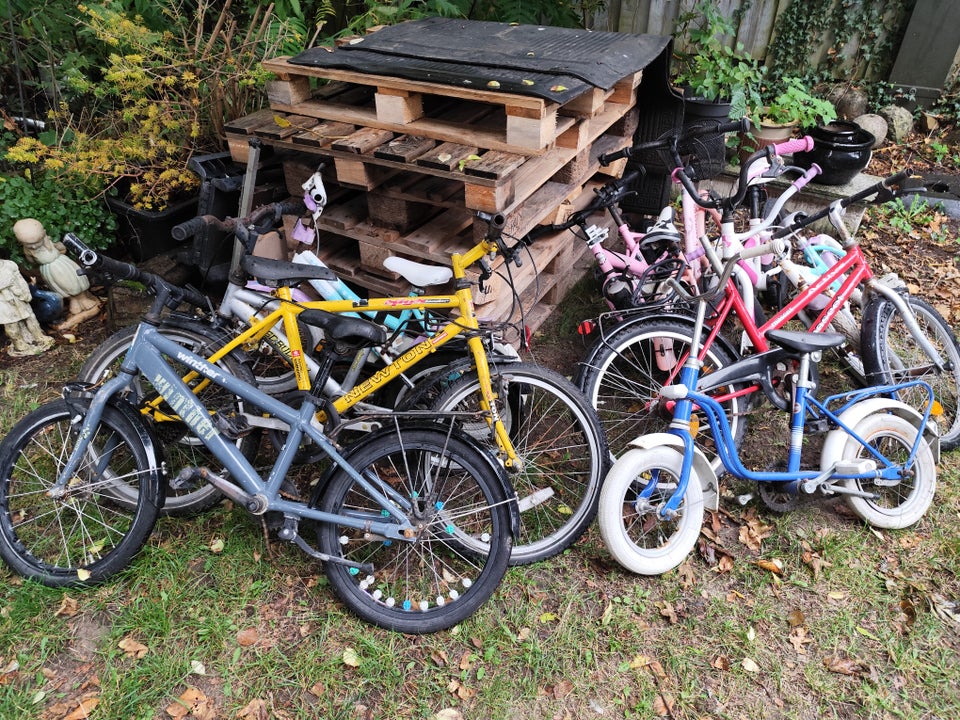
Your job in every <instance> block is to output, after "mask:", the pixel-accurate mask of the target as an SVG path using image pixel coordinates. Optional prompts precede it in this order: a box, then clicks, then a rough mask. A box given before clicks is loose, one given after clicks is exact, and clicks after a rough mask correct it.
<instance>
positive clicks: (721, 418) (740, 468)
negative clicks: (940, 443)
mask: <svg viewBox="0 0 960 720" xmlns="http://www.w3.org/2000/svg"><path fill="white" fill-rule="evenodd" d="M809 363H810V359H809V356H806V357H805V358H804V360H803V364H805V365H806V366H807V367H808V366H809ZM692 365H693V364H691V363H685V364H684V368H683V371H682V372H681V379H680V383H679V385H675V386H672V387H673V389H672V390H671V389H669V388H666V387H665V388H664V390H663V395H664V397H669V396H674V399H675V400H676V404H675V406H674V416H673V417H674V419H673V422H672V423H671V425H670V428H669V429H668V430H667V432H668V433H670V434H672V435H676V436H678V437H679V438H680V439H681V440H682V441H683V445H684V458H683V465H682V469H681V476H680V482H679V483H678V485H677V489H676V491H675V492H674V493H673V494H672V495H671V497H670V499H669V500H668V501H667V503H666V504H665V505H664V508H663V511H662V514H664V515H666V513H668V512H675V511H676V510H677V509H678V508H679V507H680V503H681V502H682V500H683V496H684V494H685V493H686V490H687V484H688V481H689V479H690V474H691V470H692V467H693V456H694V450H693V438H692V435H691V431H690V419H691V417H692V414H693V408H694V407H698V408H699V409H701V410H703V411H704V412H705V414H706V417H707V422H708V423H709V425H710V430H711V433H712V434H713V437H714V438H715V439H718V441H716V443H715V444H716V448H717V454H718V455H719V457H720V460H721V462H722V463H723V466H724V468H725V469H726V470H727V471H728V472H729V473H731V474H732V475H734V476H736V477H738V478H741V479H744V480H752V481H755V482H784V483H797V485H796V487H797V488H799V487H801V486H802V484H803V483H804V482H805V481H807V482H810V483H811V484H814V486H815V484H819V483H820V482H822V481H824V480H827V479H828V478H829V479H830V480H854V479H861V480H862V479H883V480H890V481H896V480H899V479H900V473H901V471H902V469H903V468H907V469H909V468H910V467H911V466H912V465H913V462H914V459H915V457H916V454H917V450H918V448H919V447H920V443H922V442H926V440H925V439H924V434H923V433H922V432H918V433H917V437H916V440H915V441H914V444H913V447H911V449H910V454H909V456H908V458H907V461H906V463H903V464H896V465H895V464H893V463H891V462H890V461H889V460H887V459H886V458H885V457H884V456H883V455H881V454H880V453H879V452H877V450H876V449H874V448H873V447H871V446H870V445H869V444H868V443H867V442H866V441H865V440H864V439H863V438H862V437H860V436H859V435H857V433H856V432H855V431H854V429H853V428H852V427H850V426H849V425H847V424H845V423H844V422H843V420H842V419H841V417H840V416H841V415H842V414H843V411H844V410H846V409H847V408H849V407H851V406H852V405H853V404H855V403H857V402H860V401H862V400H865V399H867V398H870V397H877V396H881V395H890V394H891V393H894V392H898V391H901V390H905V389H907V388H910V387H921V388H923V389H924V390H925V391H926V392H927V396H928V402H927V403H925V406H926V407H925V410H924V413H923V419H922V423H921V425H920V427H921V428H922V427H926V424H927V422H928V420H929V419H930V412H931V409H932V406H933V403H932V402H931V401H932V399H933V389H932V388H931V387H930V385H928V384H927V383H926V382H923V381H922V380H914V381H910V382H906V383H900V384H897V385H880V386H875V387H871V388H866V389H862V390H853V391H850V392H845V393H839V394H836V395H831V396H829V397H827V398H825V399H824V400H823V401H821V400H818V399H817V398H816V397H815V396H814V395H813V394H812V393H811V392H810V390H809V388H808V387H806V385H805V383H803V382H801V383H798V384H797V387H796V389H795V395H794V400H793V404H792V408H793V409H792V411H791V422H790V450H789V455H788V459H787V470H786V471H774V472H756V471H751V470H748V469H747V468H746V467H745V466H744V465H743V463H742V462H741V460H740V456H739V453H738V452H737V448H736V443H735V442H734V439H733V435H732V433H731V432H730V423H729V421H728V420H727V417H726V414H725V412H724V410H723V407H722V406H721V405H720V403H719V402H717V400H716V399H715V398H713V397H710V396H709V395H705V394H703V393H698V392H696V391H694V390H690V389H689V388H692V387H696V384H697V381H698V379H699V367H698V365H699V363H696V365H697V366H692ZM806 372H807V371H806V369H805V368H804V369H802V370H801V373H800V374H801V377H804V376H805V375H806ZM838 402H840V403H842V404H841V405H840V407H839V408H838V409H837V410H835V411H831V410H830V409H829V406H830V405H832V404H836V403H838ZM808 414H812V416H813V417H814V418H817V419H825V420H828V421H829V422H831V423H834V424H836V425H837V427H838V428H840V429H841V430H843V431H844V432H845V433H846V434H847V435H849V436H850V437H851V438H853V439H855V440H856V441H857V442H858V443H859V444H860V445H861V446H862V447H864V448H865V449H866V450H867V451H868V452H869V453H870V455H871V456H872V457H873V458H874V459H875V460H876V461H877V469H876V470H871V471H869V472H860V473H856V472H843V471H841V472H837V471H836V469H835V467H834V468H829V469H828V470H823V469H821V470H801V469H800V456H801V452H802V449H803V431H804V427H805V424H806V418H807V416H808ZM655 490H656V482H655V481H654V482H651V483H650V484H649V485H648V486H647V487H646V488H644V490H643V491H642V492H641V493H640V496H641V497H646V498H649V497H650V496H651V495H652V494H653V492H654V491H655Z"/></svg>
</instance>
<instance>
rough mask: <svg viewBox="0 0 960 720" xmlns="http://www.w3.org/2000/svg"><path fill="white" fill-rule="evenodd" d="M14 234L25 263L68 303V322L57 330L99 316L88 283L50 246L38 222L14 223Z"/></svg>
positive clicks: (96, 304)
mask: <svg viewBox="0 0 960 720" xmlns="http://www.w3.org/2000/svg"><path fill="white" fill-rule="evenodd" d="M13 234H14V235H16V237H17V240H18V241H19V242H20V244H21V245H22V246H23V253H24V255H26V257H27V260H29V261H31V262H33V263H35V264H36V265H37V266H38V267H39V270H40V277H42V278H43V280H44V282H45V283H46V284H47V287H49V288H50V289H51V290H53V291H54V292H56V293H58V294H59V295H61V296H62V297H63V298H64V300H65V301H66V303H67V319H66V320H64V321H63V322H62V323H60V324H59V325H57V326H56V329H57V330H69V329H71V328H73V327H76V326H77V325H79V324H80V323H81V322H83V321H84V320H88V319H90V318H92V317H94V316H96V315H97V313H99V312H100V301H99V300H98V299H97V298H96V297H95V296H94V295H93V294H92V293H91V292H90V281H89V280H88V279H87V278H85V277H83V276H82V275H77V270H79V269H80V266H79V265H77V264H76V263H75V262H74V261H73V260H71V259H70V258H69V257H68V256H67V255H65V254H63V253H62V252H61V251H60V250H59V249H58V248H57V246H56V245H54V244H53V241H51V240H50V236H49V235H47V231H46V230H45V229H44V227H43V225H42V224H41V223H40V222H39V221H37V220H34V219H32V218H26V219H24V220H17V222H16V223H14V225H13Z"/></svg>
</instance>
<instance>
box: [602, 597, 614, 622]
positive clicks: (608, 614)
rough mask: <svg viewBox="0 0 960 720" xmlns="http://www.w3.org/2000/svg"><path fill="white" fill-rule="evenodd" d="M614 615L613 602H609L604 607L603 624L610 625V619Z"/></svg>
mask: <svg viewBox="0 0 960 720" xmlns="http://www.w3.org/2000/svg"><path fill="white" fill-rule="evenodd" d="M612 617H613V603H612V602H608V603H607V606H606V607H605V608H604V609H603V614H602V615H601V616H600V624H601V625H609V624H610V619H611V618H612Z"/></svg>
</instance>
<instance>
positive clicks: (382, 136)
mask: <svg viewBox="0 0 960 720" xmlns="http://www.w3.org/2000/svg"><path fill="white" fill-rule="evenodd" d="M392 139H393V133H392V132H390V131H389V130H380V129H377V128H367V127H364V128H360V129H359V130H357V131H356V132H354V133H352V134H350V135H348V136H347V137H345V138H343V139H342V140H337V141H336V142H334V143H333V145H331V147H332V148H333V149H334V150H342V151H344V152H352V153H356V154H357V155H360V154H362V153H366V152H369V151H371V150H373V149H374V148H377V147H380V146H381V145H383V144H384V143H386V142H390V140H392Z"/></svg>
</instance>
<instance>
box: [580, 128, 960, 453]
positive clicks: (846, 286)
mask: <svg viewBox="0 0 960 720" xmlns="http://www.w3.org/2000/svg"><path fill="white" fill-rule="evenodd" d="M652 144H654V145H659V146H660V147H669V148H675V140H674V139H673V138H668V139H666V140H661V141H657V142H655V143H652ZM647 145H649V144H647ZM632 152H633V150H632V149H630V148H627V149H625V150H624V151H621V152H620V153H614V154H613V155H612V156H611V158H609V159H615V158H616V157H618V156H620V155H629V154H631V153H632ZM781 152H783V148H781V147H779V146H773V147H772V148H768V149H766V150H763V151H760V152H759V153H755V154H754V155H753V156H751V158H750V159H748V160H747V162H746V163H744V165H743V167H742V168H741V171H740V177H739V182H738V185H737V190H736V191H735V192H734V194H732V195H731V196H729V197H725V198H708V197H702V196H701V194H700V193H699V191H698V190H697V188H696V186H695V184H694V182H693V180H692V179H691V178H690V177H688V176H687V174H686V173H685V172H684V171H683V170H681V169H678V170H677V172H676V173H675V175H676V177H677V179H678V181H679V182H680V183H681V185H682V196H683V199H684V200H683V201H684V206H685V207H687V205H688V204H690V203H694V204H696V205H697V206H698V207H700V208H703V209H705V210H708V211H719V212H720V213H721V238H720V241H721V248H722V252H726V253H727V254H729V253H730V252H735V251H736V250H737V249H738V248H739V247H741V246H742V245H743V244H744V243H747V242H756V241H757V240H758V239H763V237H764V236H765V235H766V236H772V237H786V236H789V235H792V234H794V233H796V232H797V231H799V230H801V229H803V228H804V227H807V226H808V225H809V224H811V223H812V222H815V221H816V220H818V219H821V218H823V217H829V218H830V219H831V221H832V222H833V223H834V224H839V225H840V226H842V225H843V224H842V211H843V208H845V207H846V206H847V205H849V204H851V203H853V202H859V201H866V200H868V199H869V198H871V197H872V198H873V200H872V201H873V202H885V201H887V200H889V199H891V198H892V197H894V193H893V192H892V191H891V189H890V188H891V187H894V186H896V185H898V184H899V182H901V181H902V180H903V179H904V178H905V177H906V173H905V172H903V173H899V174H897V175H894V176H892V177H890V178H887V179H885V180H884V181H882V182H880V183H878V184H876V185H873V186H871V187H870V188H867V189H865V190H863V191H862V192H860V193H857V194H855V195H853V196H850V197H848V198H843V199H841V200H837V201H834V203H832V204H831V205H830V207H828V208H827V209H825V210H823V211H821V212H819V213H816V214H814V215H811V216H809V217H806V218H797V219H795V220H794V221H793V222H792V223H791V224H790V225H788V226H787V227H785V228H781V229H778V230H776V232H772V233H771V232H768V231H769V230H770V229H771V228H772V227H773V222H774V221H775V219H776V217H777V215H778V214H779V213H780V211H781V210H782V208H783V205H784V202H785V201H786V200H787V199H788V198H789V197H790V196H791V195H792V194H793V193H795V192H797V191H798V190H799V187H798V186H797V184H798V182H802V181H803V178H807V179H809V172H814V170H813V169H811V171H808V174H806V175H804V176H802V177H801V179H800V180H798V181H795V182H794V183H793V184H792V185H791V186H790V187H788V189H787V190H786V191H785V192H784V193H783V195H781V196H780V198H778V200H777V201H776V203H775V204H774V205H773V206H772V207H771V208H770V210H769V211H768V212H767V215H766V218H765V220H763V221H753V222H752V224H751V227H750V228H748V230H747V231H746V232H744V233H736V232H734V226H733V210H734V209H735V208H736V207H738V206H739V205H740V204H741V203H742V202H743V200H744V198H745V197H746V193H747V192H748V188H749V187H750V184H751V183H750V180H751V177H750V172H751V170H750V168H751V166H752V164H753V163H755V162H758V161H759V160H760V159H763V158H767V159H768V160H769V161H770V162H771V168H770V170H769V171H767V172H768V173H770V174H772V173H778V172H783V171H785V170H786V169H787V168H786V167H785V166H783V165H782V163H779V162H777V161H776V158H777V157H778V155H779V154H780V153H781ZM674 157H675V162H676V164H677V167H678V168H680V167H681V165H682V161H681V160H680V158H679V157H678V156H677V155H676V153H675V150H674ZM798 171H799V172H802V171H801V170H799V169H798ZM843 231H845V228H844V230H843ZM702 239H703V242H702V243H701V244H700V247H701V248H702V252H703V253H704V256H705V260H706V261H707V262H706V266H707V267H717V266H718V263H719V259H715V260H712V261H711V260H710V257H711V253H712V250H713V246H712V244H711V242H710V241H709V240H707V239H706V238H705V237H704V238H702ZM844 249H845V251H846V254H845V255H844V257H843V258H842V259H840V260H838V261H837V262H836V263H835V264H834V265H833V266H831V267H830V268H829V270H828V271H827V272H825V273H824V274H823V275H821V276H819V277H818V278H814V279H812V281H811V282H810V283H808V284H804V285H802V286H801V287H800V292H798V293H797V294H796V296H795V297H793V299H792V300H790V301H789V302H787V303H785V304H784V305H783V306H782V307H780V308H778V309H777V310H776V312H774V314H773V315H772V316H771V317H769V318H767V319H762V318H761V319H759V320H758V318H757V316H756V313H755V309H754V302H753V278H751V277H750V275H749V274H748V273H747V272H746V270H747V269H749V270H751V272H753V273H754V277H761V275H759V274H757V272H756V270H757V269H758V268H759V260H754V261H753V262H755V263H757V265H754V266H750V265H747V264H746V263H743V265H742V266H739V267H738V269H736V270H735V273H736V275H737V276H739V277H740V278H741V280H740V282H739V283H737V282H734V281H733V280H732V279H731V280H728V281H727V283H726V285H727V287H726V292H725V294H724V296H723V297H722V298H720V299H719V300H718V301H717V306H716V308H715V309H714V313H713V314H712V316H711V317H710V320H709V322H710V328H711V331H710V333H709V334H708V335H707V337H706V339H705V341H704V343H703V345H702V348H701V351H700V354H701V360H704V361H705V363H706V364H705V368H704V372H705V373H709V372H710V371H711V370H715V369H718V368H722V367H724V366H726V365H729V364H731V363H732V362H734V361H736V359H738V358H739V357H740V354H741V348H738V347H736V346H735V345H733V344H732V343H730V342H729V341H726V340H725V338H724V337H723V335H722V334H721V328H722V327H723V326H724V323H725V322H726V321H727V320H728V318H735V319H736V320H737V321H739V323H740V325H741V326H742V329H743V333H744V341H743V345H742V350H747V349H751V350H752V351H755V352H762V351H764V350H766V349H767V343H766V340H765V333H766V331H768V330H770V329H778V328H782V327H784V326H785V325H786V324H787V323H788V322H789V321H791V320H792V319H794V318H800V319H806V320H807V322H806V324H807V325H808V327H809V329H810V330H811V331H812V332H823V331H825V330H827V329H828V328H831V326H832V324H833V323H838V322H839V321H840V320H843V319H847V317H848V315H849V311H848V310H847V305H846V303H847V301H848V300H849V299H851V298H852V297H854V296H855V294H856V296H857V297H858V298H859V297H861V296H862V297H864V298H866V302H865V304H864V306H863V310H862V318H863V320H862V323H861V324H860V326H859V327H857V326H856V323H854V328H853V331H859V334H860V337H859V338H858V339H859V340H860V342H859V343H858V346H859V350H860V357H861V358H862V361H861V360H857V358H855V357H853V358H852V359H853V360H854V362H862V365H863V367H864V368H868V367H869V368H875V367H878V366H879V365H880V363H881V362H882V360H881V358H882V357H883V353H884V352H885V351H884V349H883V348H884V346H883V345H881V344H880V341H881V340H882V338H881V337H880V334H879V332H870V328H877V327H879V326H880V324H881V320H880V318H887V321H886V326H887V327H889V326H890V320H889V319H890V318H894V317H895V318H897V319H898V320H899V321H900V322H902V325H901V326H899V327H900V328H901V330H902V332H903V334H907V335H908V336H909V337H910V339H911V341H912V344H913V346H914V348H916V349H917V350H918V351H919V352H922V353H923V357H924V358H925V359H926V361H927V362H926V363H925V364H924V365H923V368H924V369H925V370H926V371H927V372H931V373H939V376H940V378H941V381H942V382H943V383H945V384H946V385H947V387H950V386H952V387H953V388H956V386H957V384H958V382H960V350H958V348H957V345H956V341H955V339H954V338H953V336H952V333H949V328H948V326H947V325H946V323H945V322H943V323H942V324H940V323H935V322H933V321H930V322H926V315H924V316H923V317H924V319H925V324H924V327H921V326H920V325H919V324H918V323H917V320H916V318H915V315H914V311H913V308H915V307H916V308H921V310H920V312H924V310H925V308H923V305H922V301H912V300H911V299H907V298H904V297H902V295H901V294H900V293H899V292H897V291H896V290H895V289H894V288H891V287H888V286H887V285H885V284H884V283H883V282H882V281H880V280H879V279H877V278H875V277H874V276H873V274H872V272H871V270H870V266H869V263H868V262H867V260H866V257H865V256H864V255H863V252H862V250H861V249H860V246H859V244H858V242H857V241H856V239H855V238H853V237H851V236H849V233H847V236H846V238H845V240H844ZM686 254H687V251H686V249H685V256H686ZM689 259H690V258H688V260H689ZM783 262H785V263H786V262H788V260H787V259H784V260H783ZM744 266H745V267H744ZM838 281H839V282H840V283H841V285H840V289H839V290H837V291H833V290H831V287H832V286H833V285H834V283H836V282H838ZM825 297H826V298H828V301H827V302H825V303H822V304H818V303H820V302H821V301H822V300H823V298H825ZM814 307H817V308H818V309H817V310H816V311H815V313H814V312H810V311H811V310H813V308H814ZM671 311H672V312H673V315H672V316H671V317H670V318H669V319H657V318H654V317H652V315H651V312H650V311H649V309H648V308H647V307H645V306H641V307H640V308H638V309H637V311H635V312H634V313H633V314H632V315H631V316H630V317H629V318H627V319H626V320H624V318H623V316H621V315H616V316H615V317H614V322H613V328H612V329H610V330H607V329H606V328H604V327H603V324H602V323H601V335H600V337H599V338H598V339H597V341H596V342H595V344H594V345H593V347H592V348H591V349H590V350H589V351H588V354H587V356H586V358H585V360H584V361H583V362H582V363H581V369H580V371H579V373H578V376H577V378H576V381H577V383H578V385H579V386H580V387H581V388H582V389H583V390H584V392H585V393H586V394H587V396H588V397H589V398H590V401H591V403H592V404H593V405H594V406H595V407H597V408H598V411H599V413H600V415H601V420H602V422H603V424H604V429H605V431H606V432H607V438H608V442H609V444H610V447H611V449H612V450H613V451H614V452H618V451H619V450H620V449H622V448H623V447H624V444H625V442H626V441H627V440H628V439H629V438H630V437H632V436H633V434H635V433H636V431H637V429H638V428H640V429H641V430H646V431H648V432H653V431H654V430H656V429H659V428H663V427H664V426H665V425H666V424H667V423H668V421H669V420H668V418H669V408H664V407H662V405H661V403H660V402H659V401H658V399H657V391H658V390H659V388H660V387H662V386H664V385H668V384H670V383H671V382H673V381H674V380H675V379H676V377H677V375H678V373H679V372H680V368H681V367H682V364H683V360H684V358H685V356H686V354H687V352H688V349H689V347H690V338H691V331H692V326H693V321H692V318H691V317H690V315H689V313H687V312H685V311H684V310H683V308H682V305H680V304H676V305H674V306H671ZM807 313H810V315H814V317H813V318H812V319H811V318H810V317H809V316H808V315H807ZM941 320H942V318H941ZM847 325H849V323H846V324H845V327H846V326H847ZM847 330H848V332H850V328H847ZM848 356H850V354H849V353H848ZM863 375H864V377H866V375H867V372H864V373H863ZM885 377H886V378H889V377H890V376H889V375H883V374H880V373H878V372H876V371H874V372H872V373H871V375H870V378H869V379H870V380H871V381H877V380H883V379H884V378H885ZM755 390H756V387H748V388H738V389H736V390H735V391H727V392H725V393H724V394H722V395H720V396H718V397H717V398H716V399H717V400H718V401H721V402H723V403H725V406H726V408H727V414H728V417H729V418H730V419H731V423H732V425H733V432H734V437H735V438H742V434H743V431H744V429H745V424H744V423H745V418H744V417H743V416H744V414H745V412H746V408H747V402H748V398H749V396H750V394H751V393H752V392H754V391H755ZM956 396H957V393H956V390H955V389H954V390H953V391H952V392H949V393H947V394H946V397H952V398H955V397H956ZM954 407H955V406H954ZM697 441H698V444H700V445H701V446H702V447H704V449H705V451H706V452H707V453H708V455H710V456H711V457H712V465H713V466H714V468H715V469H718V470H719V469H720V468H721V462H720V459H719V458H718V457H717V456H716V454H715V453H713V452H712V451H710V444H711V443H712V442H713V439H712V436H711V435H710V433H708V432H704V433H701V434H699V435H698V438H697ZM943 442H944V447H952V446H953V444H954V443H955V442H960V414H954V415H953V416H949V415H948V416H947V428H946V432H945V433H944V436H943Z"/></svg>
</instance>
